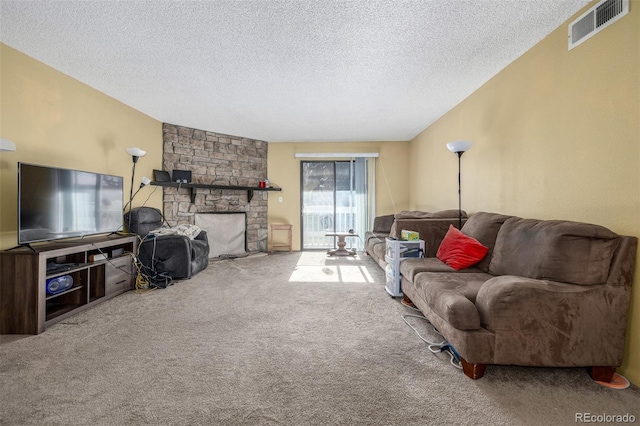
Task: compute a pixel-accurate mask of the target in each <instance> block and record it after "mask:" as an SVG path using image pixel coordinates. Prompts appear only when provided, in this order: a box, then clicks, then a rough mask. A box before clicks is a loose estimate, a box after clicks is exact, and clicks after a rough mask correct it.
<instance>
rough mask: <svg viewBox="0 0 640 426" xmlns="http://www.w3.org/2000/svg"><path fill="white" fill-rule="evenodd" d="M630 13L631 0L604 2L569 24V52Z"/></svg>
mask: <svg viewBox="0 0 640 426" xmlns="http://www.w3.org/2000/svg"><path fill="white" fill-rule="evenodd" d="M627 13H629V0H602V1H600V2H598V4H596V5H595V6H593V7H592V8H591V9H589V10H587V11H586V12H585V13H583V14H582V15H581V16H580V17H579V18H578V19H576V20H575V21H573V22H572V23H571V24H569V50H571V49H573V48H574V47H576V46H577V45H579V44H580V43H582V42H583V41H585V40H587V39H588V38H590V37H593V36H594V35H596V34H597V33H598V32H600V31H602V30H603V29H605V28H606V27H608V26H609V25H611V24H613V23H614V22H616V21H617V20H618V19H620V18H622V17H623V16H624V15H626V14H627Z"/></svg>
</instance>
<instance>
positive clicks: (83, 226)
mask: <svg viewBox="0 0 640 426" xmlns="http://www.w3.org/2000/svg"><path fill="white" fill-rule="evenodd" d="M122 200H123V188H122V176H112V175H106V174H100V173H91V172H84V171H80V170H69V169H60V168H56V167H47V166H39V165H35V164H27V163H18V243H19V244H21V245H23V244H28V243H34V242H38V241H51V240H57V239H62V238H73V237H81V236H86V235H94V234H104V233H109V232H116V231H119V230H120V229H121V228H122V221H123V216H122V206H123V202H122Z"/></svg>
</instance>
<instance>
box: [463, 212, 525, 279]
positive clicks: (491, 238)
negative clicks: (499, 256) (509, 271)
mask: <svg viewBox="0 0 640 426" xmlns="http://www.w3.org/2000/svg"><path fill="white" fill-rule="evenodd" d="M511 217H513V216H507V215H504V214H498V213H488V212H479V213H475V214H473V215H472V216H471V217H470V218H469V219H467V221H466V222H465V224H464V226H463V227H462V233H463V234H465V235H468V236H470V237H473V238H475V239H476V240H478V241H480V244H482V245H483V246H486V247H488V248H489V251H488V252H487V255H486V256H485V257H484V259H482V260H481V261H480V262H478V264H477V265H476V268H478V269H480V270H482V271H484V272H489V263H490V262H491V256H492V255H493V247H494V246H495V245H496V237H497V236H498V231H500V227H501V226H502V224H503V223H504V222H505V221H506V220H507V219H509V218H511Z"/></svg>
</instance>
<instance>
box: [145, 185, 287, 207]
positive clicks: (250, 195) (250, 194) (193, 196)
mask: <svg viewBox="0 0 640 426" xmlns="http://www.w3.org/2000/svg"><path fill="white" fill-rule="evenodd" d="M151 185H155V186H164V187H171V188H189V192H190V193H191V202H192V203H195V201H196V192H195V191H194V189H226V190H231V191H247V202H249V203H250V202H251V199H252V198H253V192H254V191H282V188H278V187H272V186H270V187H268V188H260V187H258V186H234V185H212V184H206V183H178V182H151Z"/></svg>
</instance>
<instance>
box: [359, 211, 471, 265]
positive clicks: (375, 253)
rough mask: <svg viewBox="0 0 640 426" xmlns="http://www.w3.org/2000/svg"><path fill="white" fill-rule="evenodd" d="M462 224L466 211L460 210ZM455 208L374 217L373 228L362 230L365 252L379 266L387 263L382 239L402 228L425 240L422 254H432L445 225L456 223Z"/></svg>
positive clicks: (455, 224)
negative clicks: (415, 233)
mask: <svg viewBox="0 0 640 426" xmlns="http://www.w3.org/2000/svg"><path fill="white" fill-rule="evenodd" d="M462 217H463V219H462V223H463V224H464V223H465V221H466V220H467V219H466V218H467V214H466V213H465V212H462ZM458 222H459V219H458V210H441V211H437V212H432V213H431V212H420V211H402V212H400V213H396V214H395V215H393V214H390V215H385V216H378V217H376V218H375V220H374V221H373V230H372V231H368V232H366V233H365V252H366V253H367V254H368V255H369V256H371V257H372V258H373V259H374V260H375V261H376V262H377V263H378V265H380V267H381V268H382V269H384V268H385V267H386V266H387V262H385V260H384V253H385V248H386V238H387V237H393V238H398V239H399V238H400V237H401V233H402V230H407V231H414V232H417V233H419V234H420V239H421V240H424V241H425V253H424V256H425V257H434V256H435V255H436V250H438V245H439V244H440V241H442V239H443V238H444V236H445V234H446V233H447V230H448V229H449V225H453V226H455V227H457V226H458Z"/></svg>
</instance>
